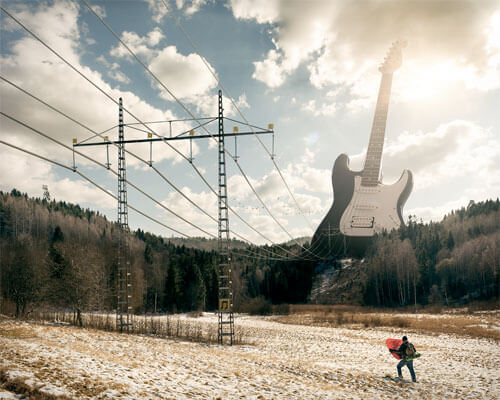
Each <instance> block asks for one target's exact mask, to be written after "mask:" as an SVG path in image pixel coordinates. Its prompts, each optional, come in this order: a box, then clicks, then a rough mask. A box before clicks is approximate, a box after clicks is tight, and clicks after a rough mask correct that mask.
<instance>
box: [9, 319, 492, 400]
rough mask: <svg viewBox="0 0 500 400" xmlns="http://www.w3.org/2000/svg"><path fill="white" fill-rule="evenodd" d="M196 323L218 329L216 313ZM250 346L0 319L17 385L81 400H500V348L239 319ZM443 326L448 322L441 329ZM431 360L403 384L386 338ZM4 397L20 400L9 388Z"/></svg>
mask: <svg viewBox="0 0 500 400" xmlns="http://www.w3.org/2000/svg"><path fill="white" fill-rule="evenodd" d="M196 321H197V322H199V323H202V324H206V326H210V325H216V324H217V319H216V316H215V315H213V314H204V315H203V316H202V317H199V318H196ZM235 323H236V329H237V330H239V333H240V334H241V336H242V338H243V340H244V341H245V342H247V344H244V345H238V346H233V347H229V346H224V347H221V346H217V345H207V344H199V343H190V342H183V341H176V340H171V339H160V338H154V337H150V336H140V335H126V334H123V335H121V334H118V333H114V332H104V331H97V330H86V329H78V328H74V327H70V326H55V325H50V324H46V325H37V324H28V323H25V322H19V321H15V320H11V319H5V318H4V319H0V367H1V368H2V369H3V370H6V371H7V374H8V377H9V378H14V377H20V378H22V379H23V380H25V382H26V383H28V384H29V385H31V386H39V387H40V388H41V390H42V391H44V392H47V393H51V394H54V395H66V396H68V397H70V398H75V399H89V398H96V399H118V398H120V399H217V398H220V399H240V398H245V399H394V398H402V399H405V398H408V399H499V398H500V344H499V342H495V341H494V340H488V339H474V338H467V337H457V336H451V335H444V334H441V335H426V334H417V333H412V332H403V331H401V330H387V329H381V328H377V329H375V328H374V329H371V328H368V329H361V328H351V329H348V328H321V327H310V326H304V325H289V324H281V323H278V322H274V321H272V320H271V319H270V318H265V317H249V316H236V322H235ZM436 323H439V320H437V321H436ZM403 334H407V336H408V337H409V339H410V341H411V342H413V343H414V344H415V346H416V348H417V351H418V352H420V353H421V354H422V357H421V358H420V359H418V360H416V361H415V362H414V366H415V371H416V374H417V380H418V382H417V383H412V382H411V380H410V376H409V372H408V370H407V369H405V370H403V374H404V378H405V380H404V382H396V381H394V380H393V379H391V378H394V377H396V376H397V372H396V363H397V360H396V359H395V358H393V357H392V356H391V355H390V354H389V352H388V350H387V348H386V347H385V344H384V343H385V339H386V338H388V337H396V338H399V337H401V336H402V335H403ZM0 398H1V399H14V398H19V397H15V396H14V395H13V394H12V393H9V392H6V391H2V389H0Z"/></svg>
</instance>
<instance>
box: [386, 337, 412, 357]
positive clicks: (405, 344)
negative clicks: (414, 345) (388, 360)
mask: <svg viewBox="0 0 500 400" xmlns="http://www.w3.org/2000/svg"><path fill="white" fill-rule="evenodd" d="M408 343H410V342H408V341H406V342H403V343H401V346H399V349H397V350H393V349H391V350H390V352H391V353H396V354H397V355H398V356H400V357H401V359H402V360H404V359H405V358H406V348H407V347H408Z"/></svg>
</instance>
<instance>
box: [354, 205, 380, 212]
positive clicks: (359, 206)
mask: <svg viewBox="0 0 500 400" xmlns="http://www.w3.org/2000/svg"><path fill="white" fill-rule="evenodd" d="M377 208H378V207H377V206H373V205H368V204H357V205H355V206H354V209H355V210H365V211H368V210H376V209H377Z"/></svg>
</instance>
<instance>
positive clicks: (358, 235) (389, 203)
mask: <svg viewBox="0 0 500 400" xmlns="http://www.w3.org/2000/svg"><path fill="white" fill-rule="evenodd" d="M405 44H406V43H405V42H402V41H398V42H396V43H394V44H393V45H392V47H391V49H390V50H389V53H388V55H387V57H386V58H385V61H384V63H383V64H382V65H381V66H380V68H379V71H380V72H381V73H382V79H381V82H380V89H379V94H378V99H377V106H376V109H375V117H374V119H373V125H372V130H371V135H370V142H369V144H368V150H367V153H366V159H365V164H364V167H363V170H362V171H351V169H349V157H348V156H347V155H346V154H341V155H340V156H338V158H337V160H335V164H334V166H333V171H332V184H333V198H334V201H333V205H332V207H331V208H330V211H329V212H328V214H327V215H326V216H325V218H324V219H323V221H322V222H321V224H320V225H319V226H318V229H316V232H315V234H314V236H313V239H312V241H311V249H312V250H313V251H314V252H316V253H317V254H320V255H323V256H325V255H327V254H328V255H329V256H338V255H340V254H341V253H343V252H344V251H345V252H346V253H347V254H349V255H356V256H362V255H363V254H364V251H365V249H366V247H367V246H368V244H369V243H370V241H371V237H372V236H373V235H374V234H375V233H379V232H382V231H383V230H387V231H390V230H392V229H394V228H399V227H400V226H401V224H403V223H404V222H403V216H402V210H403V205H404V204H405V202H406V200H407V198H408V196H409V195H410V192H411V189H412V187H413V178H412V174H411V172H410V171H408V170H404V171H403V174H402V175H401V178H399V180H398V181H397V182H396V183H394V184H392V185H383V184H382V183H381V182H380V180H379V177H380V164H381V161H382V149H383V145H384V136H385V126H386V121H387V111H388V108H389V98H390V95H391V85H392V74H393V72H394V71H396V70H397V69H398V68H399V67H400V66H401V62H402V55H401V49H402V47H404V46H405Z"/></svg>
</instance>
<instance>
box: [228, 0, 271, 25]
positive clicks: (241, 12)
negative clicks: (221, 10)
mask: <svg viewBox="0 0 500 400" xmlns="http://www.w3.org/2000/svg"><path fill="white" fill-rule="evenodd" d="M228 7H229V8H231V10H232V12H233V15H234V16H235V18H238V19H244V20H249V19H255V20H256V21H257V23H259V24H264V23H272V22H274V21H276V19H277V18H278V17H279V9H278V2H277V1H269V0H254V1H248V0H230V1H229V4H228Z"/></svg>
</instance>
